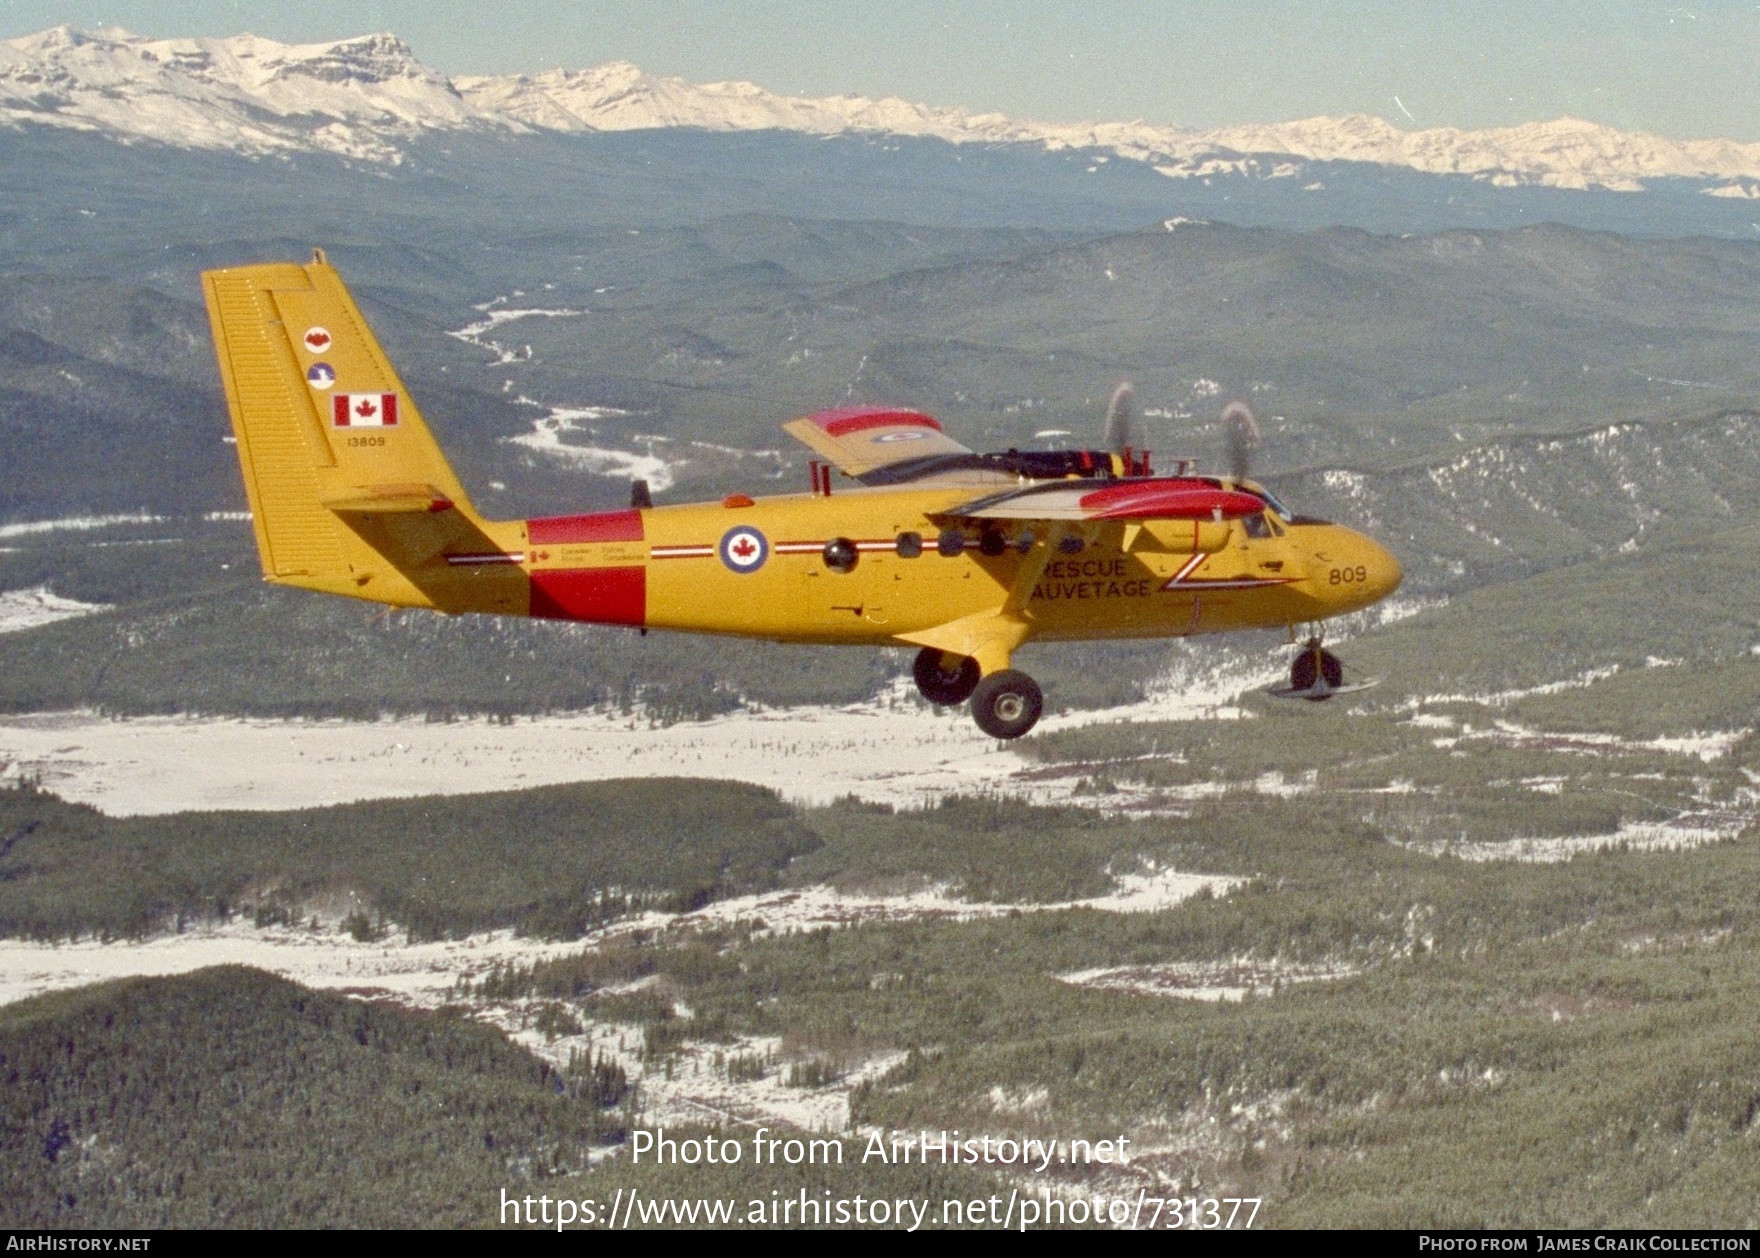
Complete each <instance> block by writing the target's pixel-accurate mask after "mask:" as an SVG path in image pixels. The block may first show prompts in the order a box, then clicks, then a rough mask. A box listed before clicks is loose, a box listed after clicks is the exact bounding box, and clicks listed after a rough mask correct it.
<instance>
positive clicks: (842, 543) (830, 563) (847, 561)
mask: <svg viewBox="0 0 1760 1258" xmlns="http://www.w3.org/2000/svg"><path fill="white" fill-rule="evenodd" d="M860 557H861V552H860V551H858V550H857V549H856V544H855V543H854V542H852V541H850V540H849V538H847V537H834V538H832V539H831V540H830V541H828V542H826V543H825V566H826V567H827V568H829V569H831V571H833V572H853V571H854V570H855V566H856V560H857V559H859V558H860Z"/></svg>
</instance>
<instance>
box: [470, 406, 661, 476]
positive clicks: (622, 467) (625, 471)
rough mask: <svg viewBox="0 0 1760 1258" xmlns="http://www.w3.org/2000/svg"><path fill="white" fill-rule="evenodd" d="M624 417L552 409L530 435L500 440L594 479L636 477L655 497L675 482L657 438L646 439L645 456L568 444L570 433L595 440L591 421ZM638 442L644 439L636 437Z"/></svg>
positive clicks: (601, 410)
mask: <svg viewBox="0 0 1760 1258" xmlns="http://www.w3.org/2000/svg"><path fill="white" fill-rule="evenodd" d="M519 400H520V401H521V402H526V403H529V404H530V405H532V406H538V405H540V403H537V402H532V401H531V399H529V398H524V397H522V398H520V399H519ZM626 414H628V412H627V411H619V410H616V409H614V408H612V407H609V406H572V407H571V406H552V407H549V408H548V409H547V412H546V414H545V415H544V416H543V418H541V419H534V420H533V421H532V430H531V431H530V432H528V433H521V434H520V435H519V436H517V437H504V438H502V440H504V441H506V442H507V443H508V444H509V445H515V446H522V447H524V448H525V449H527V450H532V451H534V452H536V453H538V454H542V455H544V456H545V457H546V458H550V459H555V460H557V461H558V462H561V463H566V464H568V465H570V466H571V467H578V468H580V469H581V470H582V471H586V472H591V473H593V474H594V475H595V476H614V477H617V478H618V479H632V478H637V477H639V478H641V479H642V480H645V481H647V482H648V488H650V489H652V490H654V491H655V492H657V493H658V492H660V491H662V490H666V489H670V488H672V483H673V481H674V479H675V476H674V473H673V468H672V465H671V464H670V463H668V462H667V461H666V460H665V459H663V458H661V457H660V456H659V455H657V454H655V453H654V446H655V445H656V444H658V443H659V438H648V439H646V446H647V452H646V453H644V454H638V453H636V452H634V451H631V450H613V449H610V448H608V447H605V446H594V445H585V444H582V443H580V442H578V441H570V440H567V438H568V437H569V435H570V434H573V433H580V434H582V435H585V436H588V437H596V436H597V435H598V432H597V430H596V429H594V428H592V427H589V426H588V425H590V424H591V423H592V421H594V420H603V419H609V418H614V417H617V416H621V415H626ZM637 440H638V441H639V440H643V439H642V438H639V437H638V438H637Z"/></svg>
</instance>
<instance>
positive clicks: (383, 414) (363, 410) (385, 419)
mask: <svg viewBox="0 0 1760 1258" xmlns="http://www.w3.org/2000/svg"><path fill="white" fill-rule="evenodd" d="M330 406H331V410H330V414H331V417H332V422H334V423H335V425H336V427H338V428H395V427H397V394H395V393H338V394H337V395H336V396H335V397H333V398H331V399H330Z"/></svg>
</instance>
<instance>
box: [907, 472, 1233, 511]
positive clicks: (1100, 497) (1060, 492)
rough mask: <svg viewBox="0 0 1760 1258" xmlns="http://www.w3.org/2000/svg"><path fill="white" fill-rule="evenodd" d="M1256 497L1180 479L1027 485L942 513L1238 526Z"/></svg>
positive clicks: (1218, 486)
mask: <svg viewBox="0 0 1760 1258" xmlns="http://www.w3.org/2000/svg"><path fill="white" fill-rule="evenodd" d="M1264 509H1265V502H1264V500H1263V499H1261V498H1260V497H1258V496H1257V495H1256V494H1249V493H1245V492H1243V491H1242V490H1239V489H1229V488H1225V487H1223V486H1221V485H1217V484H1215V483H1214V482H1211V481H1203V480H1190V479H1184V478H1177V477H1171V478H1159V479H1155V480H1127V481H1114V482H1112V483H1110V484H1102V485H1101V486H1100V487H1099V488H1096V487H1095V484H1094V482H1093V481H1086V480H1085V481H1078V482H1062V483H1054V484H1050V485H1032V486H1029V487H1027V488H1026V489H1011V490H1009V491H1007V492H1006V493H1000V494H991V495H989V496H987V497H984V498H977V499H974V500H972V501H971V502H967V503H963V504H961V505H960V506H957V507H953V508H950V509H949V510H947V511H945V512H942V513H941V514H943V515H945V516H946V517H947V518H949V519H956V520H1071V521H1087V520H1124V521H1132V520H1139V521H1143V520H1238V519H1240V518H1241V517H1243V516H1249V515H1257V514H1258V513H1259V512H1261V511H1263V510H1264Z"/></svg>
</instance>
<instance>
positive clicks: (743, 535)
mask: <svg viewBox="0 0 1760 1258" xmlns="http://www.w3.org/2000/svg"><path fill="white" fill-rule="evenodd" d="M769 557H770V543H769V542H768V541H766V540H765V539H764V535H763V534H762V533H760V532H759V531H758V530H757V529H755V528H752V527H751V526H750V525H745V524H741V525H739V526H737V527H735V528H731V529H728V530H727V534H726V536H724V537H723V538H722V539H721V562H722V563H724V564H726V565H727V566H728V567H729V568H731V569H733V571H735V572H756V571H757V570H758V569H759V568H762V567H763V566H764V561H765V560H766V559H768V558H769Z"/></svg>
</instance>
